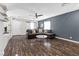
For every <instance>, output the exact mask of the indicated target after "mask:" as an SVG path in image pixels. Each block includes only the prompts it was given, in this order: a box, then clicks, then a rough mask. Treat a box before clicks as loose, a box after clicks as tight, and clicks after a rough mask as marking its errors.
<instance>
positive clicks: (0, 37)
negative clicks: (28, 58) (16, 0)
mask: <svg viewBox="0 0 79 59" xmlns="http://www.w3.org/2000/svg"><path fill="white" fill-rule="evenodd" d="M56 7H57V8H56ZM78 15H79V4H78V3H76V4H75V3H1V4H0V46H1V47H0V55H1V56H3V55H4V56H57V55H58V56H78V55H79V44H78V43H79V42H78V41H79V36H78V35H79V33H78V32H79V26H78V25H79V23H78V21H79V16H78Z"/></svg>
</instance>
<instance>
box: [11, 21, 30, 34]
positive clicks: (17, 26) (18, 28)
mask: <svg viewBox="0 0 79 59" xmlns="http://www.w3.org/2000/svg"><path fill="white" fill-rule="evenodd" d="M11 24H12V27H11V28H12V35H25V34H26V29H28V28H29V24H28V23H26V22H24V21H18V20H12V21H11Z"/></svg>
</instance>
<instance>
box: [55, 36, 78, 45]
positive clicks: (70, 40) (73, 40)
mask: <svg viewBox="0 0 79 59" xmlns="http://www.w3.org/2000/svg"><path fill="white" fill-rule="evenodd" d="M56 38H58V39H61V40H65V41H69V42H73V43H78V44H79V42H78V41H74V40H71V39H65V38H62V37H56Z"/></svg>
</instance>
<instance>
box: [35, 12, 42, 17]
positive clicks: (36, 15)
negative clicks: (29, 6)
mask: <svg viewBox="0 0 79 59" xmlns="http://www.w3.org/2000/svg"><path fill="white" fill-rule="evenodd" d="M41 16H43V15H42V14H38V13H35V18H38V17H41Z"/></svg>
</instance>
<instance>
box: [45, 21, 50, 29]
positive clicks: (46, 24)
mask: <svg viewBox="0 0 79 59" xmlns="http://www.w3.org/2000/svg"><path fill="white" fill-rule="evenodd" d="M44 29H45V30H50V29H51V23H50V21H44Z"/></svg>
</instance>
